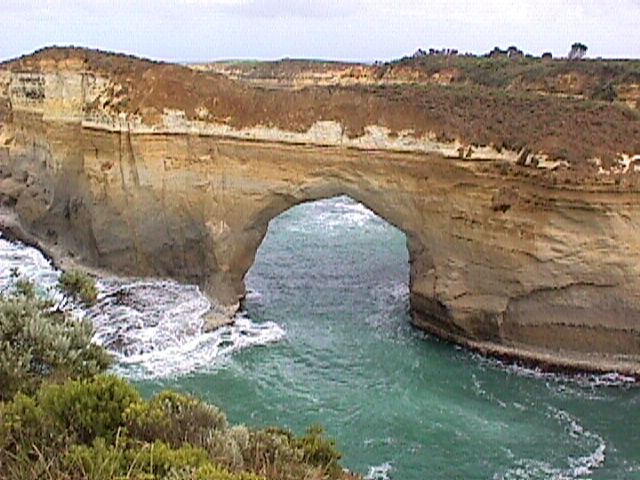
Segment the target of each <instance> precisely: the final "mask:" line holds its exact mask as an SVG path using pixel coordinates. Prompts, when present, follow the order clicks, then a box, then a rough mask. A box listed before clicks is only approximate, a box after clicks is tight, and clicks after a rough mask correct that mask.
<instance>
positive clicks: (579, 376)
mask: <svg viewBox="0 0 640 480" xmlns="http://www.w3.org/2000/svg"><path fill="white" fill-rule="evenodd" d="M461 350H464V349H461ZM471 355H472V356H473V358H474V361H477V362H478V363H479V364H484V365H486V366H489V367H491V368H499V369H500V370H505V371H507V372H508V373H510V374H514V375H518V376H521V377H529V378H535V379H538V380H547V381H549V382H550V383H549V386H551V387H553V388H556V387H557V386H560V388H561V389H564V386H565V385H574V386H577V387H580V388H582V389H588V390H590V391H589V392H585V391H584V390H582V391H574V392H575V393H576V394H579V395H581V396H584V395H585V394H586V395H587V396H588V398H590V399H596V398H598V397H597V396H594V395H595V394H594V391H595V390H596V389H598V388H601V387H630V386H633V385H635V384H637V380H636V379H635V378H634V377H630V376H626V375H622V374H619V373H616V372H609V373H557V372H547V371H544V370H541V369H539V368H536V367H529V366H524V365H521V364H519V363H517V362H508V361H504V360H500V359H497V358H492V357H485V356H483V355H480V354H477V353H472V354H471ZM565 391H566V390H565Z"/></svg>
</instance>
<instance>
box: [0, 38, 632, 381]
mask: <svg viewBox="0 0 640 480" xmlns="http://www.w3.org/2000/svg"><path fill="white" fill-rule="evenodd" d="M483 112H484V113H483ZM569 122H573V123H572V124H573V125H575V124H578V125H579V126H580V128H579V129H578V130H575V129H569V128H568V125H569ZM525 125H526V127H527V128H528V129H530V128H532V127H531V125H534V126H537V128H538V130H535V131H536V133H535V135H533V134H532V135H531V136H530V137H524V136H523V134H522V129H523V128H524V126H525ZM563 126H564V127H563ZM611 132H614V133H613V134H612V133H611ZM639 153H640V116H639V115H638V112H637V111H634V110H633V109H631V108H628V107H625V106H624V105H614V104H610V103H605V102H594V101H590V102H587V103H585V102H584V101H583V100H579V99H571V98H549V97H548V96H542V95H535V94H531V95H529V94H527V95H525V96H520V95H505V94H500V93H499V92H495V91H492V90H490V89H478V88H474V89H472V90H460V89H458V88H457V87H448V86H433V85H429V86H425V85H422V84H420V83H417V84H411V85H406V86H403V87H394V88H391V89H388V88H386V87H385V88H382V87H379V86H375V85H374V86H373V87H372V86H371V85H367V86H362V85H361V86H346V87H342V86H335V85H334V86H312V87H307V88H302V89H297V90H295V91H292V90H289V89H265V88H262V87H260V86H256V85H253V84H250V83H246V82H242V81H241V80H234V79H230V78H227V77H224V76H221V75H216V74H212V73H210V72H200V71H195V70H194V69H190V68H186V67H181V66H178V65H171V64H159V63H153V62H148V61H144V60H139V59H134V58H129V57H122V56H115V55H112V54H106V53H101V52H93V51H86V50H76V49H50V50H45V51H42V52H39V53H37V54H34V55H33V56H29V57H25V58H22V59H19V60H15V61H11V62H5V63H4V64H0V202H1V203H2V204H4V205H5V206H7V207H9V208H11V209H13V211H15V212H16V213H17V215H18V216H19V218H20V221H21V223H22V225H23V227H24V228H25V229H26V230H27V231H29V232H30V233H31V234H33V235H35V236H37V237H38V238H39V239H40V240H41V241H42V242H44V243H47V244H49V245H55V246H56V249H57V251H61V252H63V253H64V254H65V255H69V256H73V257H74V258H75V259H76V260H78V261H80V262H83V263H85V264H86V265H90V266H94V267H101V268H106V269H109V270H111V271H114V272H117V273H120V274H126V275H154V276H166V277H172V278H176V279H178V280H181V281H185V282H190V283H196V284H198V285H200V286H201V287H202V288H203V289H204V291H205V292H207V294H208V295H209V296H210V297H211V298H212V299H214V300H216V301H217V302H218V303H219V304H220V305H222V306H227V307H229V308H236V307H237V305H238V302H239V301H240V300H241V299H242V298H243V295H244V293H245V290H244V283H243V278H244V275H245V274H246V272H247V271H248V269H249V268H250V267H251V265H252V263H253V260H254V257H255V254H256V251H257V249H258V247H259V245H260V242H261V241H262V239H263V237H264V235H265V233H266V229H267V226H268V224H269V221H270V220H271V219H272V218H274V217H275V216H277V215H278V214H280V213H281V212H283V211H285V210H286V209H288V208H290V207H292V206H294V205H296V204H299V203H302V202H306V201H310V200H316V199H321V198H327V197H332V196H336V195H348V196H350V197H351V198H353V199H355V200H357V201H359V202H361V203H363V204H364V205H366V206H367V207H369V208H370V209H372V210H373V211H374V212H376V213H377V214H378V215H379V216H381V217H382V218H384V219H385V220H387V221H388V222H389V223H391V224H393V225H395V226H396V227H397V228H399V229H400V230H402V231H403V232H404V233H405V234H406V236H407V248H408V251H409V256H410V263H411V265H410V279H409V282H410V291H411V307H412V312H413V321H414V323H415V324H416V325H417V326H418V327H420V328H423V329H425V330H427V331H430V332H433V333H435V334H437V335H439V336H442V337H444V338H447V339H450V340H453V341H456V342H458V343H462V344H464V345H468V346H471V347H473V348H476V349H479V350H481V351H483V352H487V353H492V354H498V355H506V356H515V357H518V358H524V359H531V360H536V361H538V362H541V363H543V364H545V365H547V366H562V367H567V368H579V369H588V370H598V371H605V370H617V371H620V372H623V373H628V374H633V375H640V235H639V233H640V205H639V202H638V199H639V197H638V186H639V185H640V182H639V181H638V177H639V176H640V173H639V172H638V171H637V170H638V167H637V165H636V164H637V163H638V161H639V160H640V155H638V154H639ZM363 328H365V326H364V325H363Z"/></svg>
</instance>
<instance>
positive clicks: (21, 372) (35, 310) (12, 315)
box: [0, 279, 111, 401]
mask: <svg viewBox="0 0 640 480" xmlns="http://www.w3.org/2000/svg"><path fill="white" fill-rule="evenodd" d="M92 337H93V325H92V324H91V322H90V321H89V320H87V319H82V320H78V319H76V318H74V317H73V316H72V315H71V314H70V313H67V312H62V311H59V310H55V309H53V302H52V301H51V300H50V299H47V298H41V297H39V296H38V295H37V294H36V290H35V287H34V286H33V284H32V283H31V282H29V281H27V280H24V279H17V280H16V282H15V285H14V288H13V290H12V291H10V292H9V293H8V294H0V401H3V400H7V399H10V398H11V397H12V396H13V395H14V394H15V393H16V392H19V391H22V392H25V393H33V392H35V391H36V389H37V388H38V386H39V385H40V384H41V383H42V382H43V381H44V380H54V381H57V380H64V379H66V378H87V377H91V376H93V375H95V374H97V373H100V372H102V371H104V370H105V369H106V368H107V367H108V366H109V364H110V362H111V357H110V355H109V354H108V353H107V352H106V351H105V350H104V349H103V348H102V347H100V346H98V345H95V344H93V343H91V339H92Z"/></svg>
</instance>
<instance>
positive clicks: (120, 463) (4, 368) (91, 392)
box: [0, 275, 354, 480]
mask: <svg viewBox="0 0 640 480" xmlns="http://www.w3.org/2000/svg"><path fill="white" fill-rule="evenodd" d="M87 278H88V277H82V276H77V275H74V276H71V277H67V276H64V275H63V276H62V277H61V280H60V286H61V287H64V288H65V289H66V291H67V293H68V294H71V295H73V296H76V295H79V296H84V295H85V293H87V292H89V293H90V291H91V289H88V290H87V288H88V287H86V285H84V282H85V281H88V280H87ZM83 285H84V286H83ZM85 287H86V288H85ZM83 291H84V293H82V292H83ZM79 298H80V297H79ZM92 334H93V329H92V326H91V323H90V322H89V321H86V320H78V319H76V318H74V317H72V316H71V315H70V314H68V313H66V312H64V311H61V310H60V308H59V306H58V307H55V306H54V304H53V302H51V301H50V300H47V299H43V298H41V297H39V296H38V295H37V294H36V291H35V288H34V286H33V284H31V283H30V282H28V281H24V280H21V279H18V278H16V282H15V285H14V288H13V289H12V290H11V291H10V292H8V293H6V292H5V293H4V294H3V295H1V296H0V479H2V480H28V479H33V480H36V479H41V478H45V479H56V480H58V479H61V480H67V479H68V480H115V479H133V480H164V479H166V480H261V479H272V480H302V479H304V480H332V479H336V480H337V479H345V478H354V477H352V476H348V475H347V474H345V473H344V472H343V471H342V469H341V467H340V465H339V463H338V462H339V460H340V453H339V452H338V450H337V449H336V448H335V444H334V443H333V442H332V441H330V440H327V439H326V438H325V437H324V432H323V431H322V429H321V428H319V427H313V428H311V429H309V430H308V431H307V432H306V433H305V435H303V436H301V437H297V436H295V435H294V434H293V433H291V432H290V431H287V430H283V429H280V428H272V429H264V430H259V429H249V428H247V427H244V426H234V427H230V426H229V424H228V422H227V419H226V416H225V415H224V413H223V412H221V411H220V410H219V409H218V408H217V407H214V406H211V405H207V404H205V403H203V402H201V401H199V400H197V399H195V398H192V397H189V396H185V395H180V394H177V393H173V392H163V393H160V394H159V395H157V396H155V397H154V398H152V399H151V400H148V401H145V400H143V399H142V397H141V396H140V394H139V393H138V391H137V390H136V389H135V388H134V387H133V386H132V385H130V384H129V383H128V382H127V381H125V380H123V379H120V378H117V377H114V376H105V375H101V374H100V372H102V371H104V370H105V369H106V368H107V366H108V365H109V360H110V358H109V356H108V355H107V353H106V352H105V350H104V349H103V348H102V347H100V346H97V345H95V344H92V343H91V337H92Z"/></svg>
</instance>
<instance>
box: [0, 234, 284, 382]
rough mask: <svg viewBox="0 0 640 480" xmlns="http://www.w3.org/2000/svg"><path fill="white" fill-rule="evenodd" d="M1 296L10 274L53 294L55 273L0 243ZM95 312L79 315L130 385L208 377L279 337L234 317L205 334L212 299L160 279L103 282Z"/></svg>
mask: <svg viewBox="0 0 640 480" xmlns="http://www.w3.org/2000/svg"><path fill="white" fill-rule="evenodd" d="M0 267H1V268H0V290H2V289H4V288H7V287H8V286H9V285H10V284H11V275H12V270H13V269H14V268H17V269H18V271H19V273H20V274H21V275H23V276H25V277H27V278H29V279H30V280H32V281H33V282H34V283H35V284H36V286H37V287H38V288H40V289H41V290H45V291H48V292H49V294H51V293H52V292H54V287H55V285H56V283H57V281H58V277H59V275H60V272H59V271H58V270H56V269H55V268H54V267H53V266H52V265H51V263H50V262H49V261H48V260H47V259H46V258H45V257H44V256H43V255H42V254H41V253H40V252H39V251H38V250H36V249H34V248H31V247H28V246H26V245H23V244H21V243H18V242H9V241H7V240H5V239H0ZM97 286H98V290H99V295H98V303H97V304H96V306H95V307H92V308H90V309H87V310H82V309H76V310H74V311H75V312H77V314H78V315H79V316H84V315H86V316H88V317H89V318H91V320H92V321H93V323H94V326H95V329H96V331H95V336H94V341H95V342H96V343H98V344H101V345H103V346H104V347H105V348H107V349H108V350H109V351H110V352H112V353H113V354H114V355H115V357H116V359H117V363H116V366H115V367H114V370H115V371H116V372H118V373H120V374H122V375H124V376H126V377H129V378H150V377H169V376H178V375H185V374H189V373H193V372H195V371H200V370H207V369H211V368H215V367H216V366H218V365H220V362H222V361H224V359H226V358H228V356H229V355H230V354H232V353H234V352H236V351H238V350H241V349H244V348H247V347H250V346H255V345H265V344H268V343H272V342H277V341H279V340H281V339H282V338H283V337H284V336H285V332H284V330H283V329H282V328H281V327H280V326H278V325H277V324H275V323H273V322H265V323H255V322H252V321H251V320H249V319H248V318H244V317H239V318H237V319H236V321H235V324H234V325H231V326H226V327H223V328H220V329H218V330H216V331H214V332H209V333H205V332H204V320H203V315H204V314H206V313H207V312H208V311H209V310H210V309H211V304H210V302H209V300H207V298H206V297H205V296H204V295H203V294H202V293H201V292H200V290H199V289H198V288H197V287H195V286H192V285H182V284H179V283H177V282H174V281H164V280H127V279H120V278H103V279H100V280H99V281H98V282H97Z"/></svg>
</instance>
